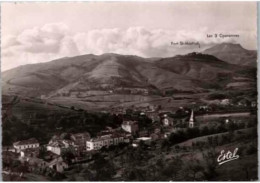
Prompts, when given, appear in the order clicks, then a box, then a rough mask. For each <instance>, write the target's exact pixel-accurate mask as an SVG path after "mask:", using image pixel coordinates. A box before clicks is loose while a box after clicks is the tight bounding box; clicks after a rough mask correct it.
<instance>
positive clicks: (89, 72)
mask: <svg viewBox="0 0 260 183" xmlns="http://www.w3.org/2000/svg"><path fill="white" fill-rule="evenodd" d="M233 49H234V51H232V50H233ZM240 49H243V48H242V47H241V46H239V45H231V44H228V46H226V44H221V45H217V46H214V47H212V48H211V49H208V50H205V51H204V52H203V53H190V54H187V55H177V56H174V57H169V58H151V59H150V58H142V57H138V56H132V55H119V54H113V53H107V54H103V55H99V56H98V55H93V54H88V55H81V56H76V57H66V58H61V59H57V60H53V61H50V62H46V63H38V64H30V65H24V66H19V67H17V68H14V69H10V70H8V71H4V72H2V92H3V94H19V95H22V96H26V97H40V96H41V95H44V96H48V97H52V96H56V95H57V94H59V93H70V92H72V91H76V92H77V91H81V92H89V91H111V90H112V91H116V90H120V89H121V90H122V89H126V88H127V89H130V90H131V89H145V90H147V91H149V93H150V92H151V93H163V92H165V91H172V92H178V93H182V92H186V93H187V92H190V93H200V92H207V91H211V90H220V89H222V90H223V89H224V90H225V89H228V88H232V87H233V88H234V87H235V88H236V87H241V86H243V88H250V87H252V85H253V86H255V85H254V84H255V75H256V74H255V71H256V69H255V68H254V67H249V65H253V64H249V62H250V63H251V61H248V62H247V63H248V64H245V65H248V67H247V66H244V64H242V66H241V65H239V64H238V63H237V60H242V59H245V57H244V54H245V52H241V51H240V53H241V54H242V56H241V57H242V58H241V59H236V60H235V61H234V60H232V59H230V60H229V59H228V60H229V61H226V59H225V61H223V60H224V59H223V60H222V59H220V57H222V56H221V53H222V52H223V53H224V54H223V55H226V53H227V52H230V53H233V52H234V53H236V54H238V53H239V50H240ZM214 50H215V51H214ZM217 50H219V52H221V53H218V52H217ZM210 51H211V52H212V55H209V54H205V53H209V52H210ZM213 54H215V55H217V56H213ZM217 57H218V58H217ZM237 57H239V56H238V55H237ZM226 58H231V56H230V57H226ZM250 58H251V57H250ZM252 58H253V57H252ZM231 61H234V62H235V64H236V65H235V64H234V63H232V64H231ZM252 62H253V61H252ZM254 62H256V60H255V61H254ZM239 63H240V62H239ZM92 93H94V95H95V93H97V92H92Z"/></svg>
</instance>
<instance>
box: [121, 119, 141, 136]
mask: <svg viewBox="0 0 260 183" xmlns="http://www.w3.org/2000/svg"><path fill="white" fill-rule="evenodd" d="M121 127H122V129H123V130H124V131H126V132H129V133H132V134H135V133H136V132H137V131H138V130H139V127H138V122H137V121H124V122H123V123H122V125H121Z"/></svg>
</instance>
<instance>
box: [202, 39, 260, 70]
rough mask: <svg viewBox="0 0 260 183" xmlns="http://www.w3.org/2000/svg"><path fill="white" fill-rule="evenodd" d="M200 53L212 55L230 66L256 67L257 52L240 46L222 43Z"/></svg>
mask: <svg viewBox="0 0 260 183" xmlns="http://www.w3.org/2000/svg"><path fill="white" fill-rule="evenodd" d="M202 53H203V54H210V55H214V56H215V57H217V58H219V59H221V60H224V61H226V62H228V63H231V64H236V65H244V66H253V67H256V60H257V52H256V51H255V50H247V49H245V48H243V47H242V46H241V45H240V44H232V43H222V44H218V45H215V46H213V47H211V48H209V49H206V50H205V51H203V52H202Z"/></svg>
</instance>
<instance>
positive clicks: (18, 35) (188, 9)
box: [1, 2, 256, 70]
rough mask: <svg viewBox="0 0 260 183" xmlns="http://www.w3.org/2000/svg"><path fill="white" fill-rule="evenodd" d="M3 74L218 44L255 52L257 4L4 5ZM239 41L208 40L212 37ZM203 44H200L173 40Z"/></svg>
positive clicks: (168, 52)
mask: <svg viewBox="0 0 260 183" xmlns="http://www.w3.org/2000/svg"><path fill="white" fill-rule="evenodd" d="M1 23H2V27H1V32H2V34H1V39H2V45H1V47H2V70H7V69H10V68H13V67H17V66H19V65H24V64H29V63H38V62H46V61H50V60H52V59H56V58H60V57H65V56H75V55H80V54H88V53H93V54H102V53H106V52H114V53H119V54H135V55H139V56H143V57H168V56H174V55H176V54H184V53H187V52H190V51H201V50H203V49H205V48H207V47H209V46H211V45H213V44H215V43H220V42H234V43H240V44H241V45H242V46H243V47H245V48H247V49H256V3H255V2H75V3H72V2H62V3H61V2H50V3H43V2H41V3H36V2H33V3H32V2H31V3H30V2H28V3H16V4H15V3H2V5H1ZM215 33H217V34H220V33H222V34H238V35H239V38H232V39H229V38H226V39H222V38H207V37H206V36H207V34H215ZM179 41H193V42H196V41H198V42H199V43H200V44H201V48H199V47H198V46H194V45H193V46H176V45H175V46H174V45H171V42H179Z"/></svg>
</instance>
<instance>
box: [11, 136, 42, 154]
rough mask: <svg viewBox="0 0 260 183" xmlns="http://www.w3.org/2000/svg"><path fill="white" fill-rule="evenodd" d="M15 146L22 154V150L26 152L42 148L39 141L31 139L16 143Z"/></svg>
mask: <svg viewBox="0 0 260 183" xmlns="http://www.w3.org/2000/svg"><path fill="white" fill-rule="evenodd" d="M13 146H14V148H15V149H16V151H18V152H20V151H21V150H24V149H29V148H38V147H39V146H40V144H39V142H38V140H37V139H35V138H31V139H28V140H22V141H18V142H15V143H13Z"/></svg>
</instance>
